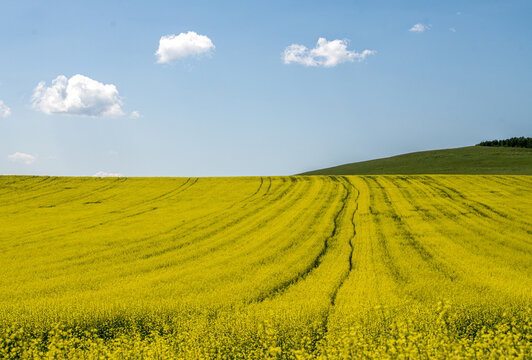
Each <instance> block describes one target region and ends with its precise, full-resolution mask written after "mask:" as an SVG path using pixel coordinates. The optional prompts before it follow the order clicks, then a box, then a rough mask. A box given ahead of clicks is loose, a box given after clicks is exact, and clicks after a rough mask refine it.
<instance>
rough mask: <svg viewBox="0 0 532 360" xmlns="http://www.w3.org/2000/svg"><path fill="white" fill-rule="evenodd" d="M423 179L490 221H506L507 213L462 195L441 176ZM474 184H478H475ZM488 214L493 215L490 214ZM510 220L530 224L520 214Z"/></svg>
mask: <svg viewBox="0 0 532 360" xmlns="http://www.w3.org/2000/svg"><path fill="white" fill-rule="evenodd" d="M463 178H464V177H462V179H463ZM423 179H425V182H426V183H427V184H429V185H431V186H432V187H433V188H435V189H437V190H438V191H441V192H442V193H443V194H444V195H445V196H447V197H449V198H450V199H454V201H460V202H461V203H462V204H464V206H466V207H467V208H468V209H469V210H470V211H472V212H474V213H476V214H478V215H480V216H482V217H483V218H487V219H490V221H494V220H502V221H506V219H507V218H508V214H507V213H503V212H501V211H499V210H496V209H494V208H493V207H491V206H489V205H487V204H486V203H484V202H481V201H479V200H475V199H471V198H470V197H468V196H466V195H464V194H463V193H462V192H460V191H458V190H457V189H456V188H454V187H452V186H451V185H449V184H448V183H446V182H445V179H444V178H441V177H439V178H435V177H428V176H427V177H423ZM475 185H476V186H478V185H477V184H475ZM451 194H454V195H455V196H452V195H451ZM490 214H491V215H493V216H491V215H490ZM512 222H513V223H519V224H523V225H525V226H530V222H527V221H526V219H524V220H523V219H521V216H520V214H514V216H512Z"/></svg>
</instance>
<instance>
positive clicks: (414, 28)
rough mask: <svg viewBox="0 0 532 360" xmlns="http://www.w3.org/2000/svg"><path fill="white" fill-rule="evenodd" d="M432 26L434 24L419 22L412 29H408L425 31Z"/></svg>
mask: <svg viewBox="0 0 532 360" xmlns="http://www.w3.org/2000/svg"><path fill="white" fill-rule="evenodd" d="M431 28H432V25H424V24H421V23H418V24H416V25H414V26H412V27H411V28H410V29H408V31H411V32H420V33H422V32H425V31H427V30H430V29H431Z"/></svg>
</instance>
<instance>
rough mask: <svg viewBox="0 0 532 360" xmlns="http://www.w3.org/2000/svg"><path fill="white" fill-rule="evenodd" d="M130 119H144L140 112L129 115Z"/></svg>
mask: <svg viewBox="0 0 532 360" xmlns="http://www.w3.org/2000/svg"><path fill="white" fill-rule="evenodd" d="M129 117H130V118H131V119H139V118H141V117H142V115H141V114H140V112H138V111H137V110H135V111H132V112H131V114H129Z"/></svg>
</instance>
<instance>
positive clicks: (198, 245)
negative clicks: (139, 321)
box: [61, 181, 310, 276]
mask: <svg viewBox="0 0 532 360" xmlns="http://www.w3.org/2000/svg"><path fill="white" fill-rule="evenodd" d="M287 184H288V187H285V188H281V189H280V190H282V191H281V192H280V193H279V194H278V195H277V196H276V197H275V198H274V199H272V201H268V202H263V203H262V205H261V206H259V207H256V208H254V209H252V210H250V211H247V212H246V213H245V214H244V215H243V216H241V217H239V218H236V219H233V220H231V219H230V218H229V219H227V222H225V223H218V224H217V226H218V227H215V228H213V227H212V226H209V225H207V226H204V227H203V228H202V229H200V228H196V229H195V231H194V234H193V236H190V235H191V234H188V233H181V234H180V235H181V236H179V237H176V236H173V237H172V241H173V242H174V244H173V245H171V246H161V245H162V244H163V242H161V240H160V239H157V238H155V239H153V242H152V244H149V243H146V241H145V239H140V240H137V239H135V241H134V244H133V245H134V246H133V247H131V244H129V243H128V245H127V246H123V247H121V248H118V249H116V248H111V249H107V250H105V251H101V252H98V253H96V254H91V255H90V256H84V257H83V258H78V259H74V261H71V262H69V263H64V264H63V265H62V266H61V268H63V269H64V271H65V272H68V269H69V268H70V267H71V266H88V267H90V268H92V269H94V270H95V271H96V270H97V269H95V268H94V262H95V261H96V260H97V259H99V260H100V261H103V262H107V261H108V259H109V257H110V256H116V251H119V252H122V253H125V254H127V257H123V256H118V257H117V258H115V259H114V262H113V263H112V264H109V271H110V270H111V269H112V268H119V269H122V270H121V272H122V273H123V275H124V276H126V275H127V273H131V274H134V273H135V272H137V271H139V270H138V269H137V268H138V267H139V266H141V270H140V271H141V272H150V271H151V270H153V271H155V270H158V269H164V268H166V267H167V265H168V261H170V262H171V263H178V262H180V261H184V260H187V261H190V260H192V259H194V258H195V257H196V256H199V255H202V254H203V255H206V254H207V255H208V254H209V253H210V252H212V251H213V250H214V249H216V248H217V247H220V246H224V243H225V242H227V243H228V244H231V243H233V242H234V241H236V240H238V239H240V238H242V237H243V236H245V235H246V234H248V233H249V232H250V231H252V229H253V228H255V227H256V224H257V223H261V222H262V221H263V220H265V221H266V222H267V221H271V220H272V219H274V218H275V217H276V216H277V214H278V213H282V212H283V211H284V210H286V209H288V208H289V207H290V206H292V205H293V204H294V202H291V199H292V198H293V197H294V196H303V195H304V194H305V191H306V190H307V188H308V186H309V185H310V181H305V182H294V181H290V182H289V183H287ZM294 184H295V185H294ZM303 185H305V187H303V188H302V189H299V187H300V186H303ZM294 186H295V188H293V187H294ZM287 195H288V197H287V199H284V198H285V196H287ZM281 199H283V201H281ZM268 208H272V210H275V211H276V213H274V214H273V215H268V214H267V213H265V211H264V210H267V209H268ZM265 216H266V218H264V217H265ZM250 217H252V219H254V220H253V221H251V222H250V220H249V219H248V218H250ZM242 222H244V225H245V226H244V227H242V228H238V229H236V230H235V229H234V226H235V225H237V224H239V223H242ZM248 222H250V223H249V224H248ZM201 230H206V231H207V233H205V232H202V231H201ZM227 234H231V236H227ZM213 236H216V237H217V238H218V239H219V240H218V241H217V242H214V240H215V239H213ZM178 239H181V240H182V241H180V242H176V240H178ZM152 245H153V246H154V250H151V247H152ZM191 245H194V248H193V249H191V250H190V251H192V253H191V254H188V255H187V254H186V253H183V254H182V256H181V257H175V255H173V253H174V252H176V251H178V252H182V251H183V250H184V248H186V247H190V246H191ZM163 255H165V257H163ZM185 255H186V258H185V259H183V256H185ZM169 257H171V259H170V260H167V262H166V263H164V261H165V259H166V258H169ZM150 258H155V259H156V260H157V261H159V262H160V263H161V265H157V266H154V265H153V264H151V259H150ZM128 259H134V260H135V263H134V266H133V263H131V262H130V260H128ZM124 264H131V265H130V266H129V267H128V268H124ZM143 264H144V265H143ZM135 269H137V270H135ZM142 269H143V270H142ZM124 270H127V272H124ZM65 276H67V273H65Z"/></svg>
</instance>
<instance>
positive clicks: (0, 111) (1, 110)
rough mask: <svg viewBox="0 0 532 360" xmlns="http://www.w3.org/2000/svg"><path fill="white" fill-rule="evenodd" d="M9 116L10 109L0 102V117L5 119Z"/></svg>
mask: <svg viewBox="0 0 532 360" xmlns="http://www.w3.org/2000/svg"><path fill="white" fill-rule="evenodd" d="M9 115H11V109H10V108H9V106H7V105H6V104H4V102H3V101H2V100H0V117H3V118H6V117H8V116H9Z"/></svg>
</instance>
